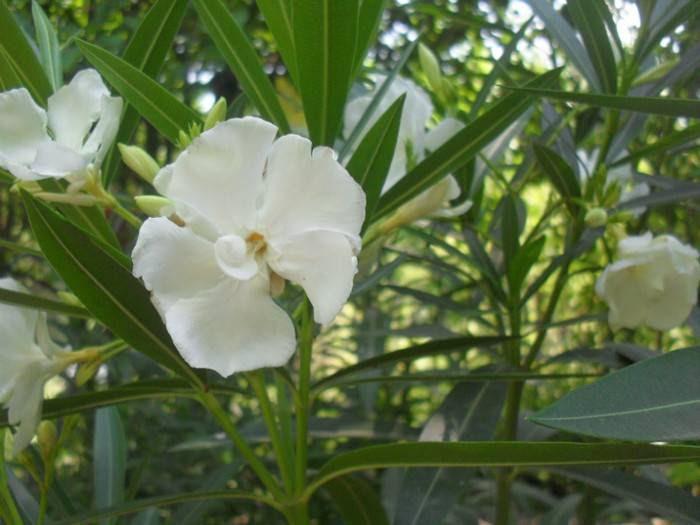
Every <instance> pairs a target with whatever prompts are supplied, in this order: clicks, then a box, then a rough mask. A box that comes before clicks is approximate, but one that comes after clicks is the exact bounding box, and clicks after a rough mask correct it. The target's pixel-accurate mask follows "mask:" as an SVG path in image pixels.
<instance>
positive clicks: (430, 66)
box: [418, 42, 443, 98]
mask: <svg viewBox="0 0 700 525" xmlns="http://www.w3.org/2000/svg"><path fill="white" fill-rule="evenodd" d="M418 59H419V61H420V67H421V69H422V70H423V73H425V76H426V77H427V79H428V83H429V84H430V87H432V88H433V91H435V94H436V95H437V96H438V97H440V98H442V93H443V85H442V71H441V70H440V62H438V59H437V57H436V56H435V53H433V52H432V51H431V50H430V48H429V47H428V46H426V45H424V44H423V43H422V42H421V43H419V44H418Z"/></svg>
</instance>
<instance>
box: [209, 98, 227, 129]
mask: <svg viewBox="0 0 700 525" xmlns="http://www.w3.org/2000/svg"><path fill="white" fill-rule="evenodd" d="M226 111H228V107H227V105H226V99H225V98H224V97H220V98H219V100H217V101H216V104H214V107H213V108H211V111H209V114H208V115H207V118H206V119H205V120H204V131H206V130H208V129H211V128H213V127H214V126H216V125H217V124H218V123H219V122H222V121H223V120H224V119H225V118H226Z"/></svg>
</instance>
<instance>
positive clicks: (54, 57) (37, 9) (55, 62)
mask: <svg viewBox="0 0 700 525" xmlns="http://www.w3.org/2000/svg"><path fill="white" fill-rule="evenodd" d="M32 18H33V19H34V28H35V29H36V39H37V42H39V53H40V54H41V63H42V65H43V66H44V71H45V72H46V76H47V77H48V79H49V82H50V83H51V88H52V89H53V91H56V90H57V89H58V88H60V87H61V86H62V85H63V63H62V62H61V50H60V48H59V46H58V37H57V36H56V30H55V29H54V28H53V25H52V24H51V20H49V18H48V17H47V16H46V13H44V10H43V9H42V8H41V6H40V5H39V3H38V2H37V1H36V0H32Z"/></svg>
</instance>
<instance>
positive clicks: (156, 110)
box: [76, 40, 202, 144]
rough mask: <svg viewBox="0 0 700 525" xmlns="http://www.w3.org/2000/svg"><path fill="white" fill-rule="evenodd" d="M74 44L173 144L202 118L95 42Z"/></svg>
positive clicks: (78, 41) (81, 41)
mask: <svg viewBox="0 0 700 525" xmlns="http://www.w3.org/2000/svg"><path fill="white" fill-rule="evenodd" d="M76 44H77V46H78V47H79V48H80V51H82V53H83V55H85V58H87V59H88V60H89V61H90V63H91V64H92V65H93V66H95V68H96V69H97V70H99V72H100V73H101V74H102V76H103V77H104V78H105V79H107V81H108V82H109V83H110V84H111V85H112V86H113V87H114V89H116V90H117V91H118V92H119V94H120V95H122V96H123V97H124V98H125V99H126V101H127V102H128V103H129V104H131V105H132V106H134V107H135V108H136V110H137V111H138V112H139V113H141V115H142V116H143V117H144V118H145V119H146V120H148V121H149V122H150V123H151V124H153V126H154V127H155V128H156V129H157V130H158V131H159V132H160V133H162V134H163V135H164V136H165V137H166V138H167V139H168V140H169V141H170V142H172V143H173V144H175V143H177V141H178V134H179V132H180V130H185V131H186V130H188V129H189V126H190V124H193V123H196V124H201V122H202V119H201V118H200V116H199V115H197V113H196V112H195V111H194V110H193V109H192V108H190V107H188V106H186V105H185V104H183V103H182V102H180V101H179V100H178V99H176V98H175V97H174V96H173V95H172V94H170V92H169V91H168V90H167V89H165V88H164V87H163V86H161V85H160V84H158V82H156V81H155V80H153V79H152V78H150V77H149V76H148V75H146V74H145V73H142V72H141V71H139V70H138V69H136V68H135V67H134V66H132V65H131V64H129V63H127V62H125V61H124V60H122V59H121V58H119V57H117V56H115V55H113V54H112V53H110V52H109V51H106V50H104V49H102V48H100V47H98V46H96V45H94V44H90V43H88V42H85V41H83V40H76Z"/></svg>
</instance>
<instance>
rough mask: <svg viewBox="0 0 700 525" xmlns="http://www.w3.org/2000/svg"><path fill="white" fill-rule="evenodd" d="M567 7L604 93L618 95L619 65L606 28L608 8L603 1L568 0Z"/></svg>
mask: <svg viewBox="0 0 700 525" xmlns="http://www.w3.org/2000/svg"><path fill="white" fill-rule="evenodd" d="M566 5H567V6H568V8H569V14H570V15H571V18H572V19H573V22H574V24H575V25H576V27H577V28H578V30H579V32H580V34H581V37H582V38H583V45H584V46H585V47H586V50H587V51H588V56H589V57H590V59H591V62H592V63H593V70H594V71H595V74H596V76H597V77H598V80H599V81H600V85H601V86H602V87H603V91H605V92H606V93H611V94H615V93H617V65H616V64H615V55H614V54H613V50H612V46H611V45H610V41H609V40H608V32H607V30H606V28H605V18H604V16H605V13H604V10H607V9H608V8H607V6H606V5H605V4H604V3H603V2H602V1H601V0H568V2H567V4H566ZM609 14H610V13H609V11H608V16H609Z"/></svg>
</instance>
